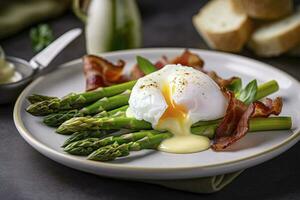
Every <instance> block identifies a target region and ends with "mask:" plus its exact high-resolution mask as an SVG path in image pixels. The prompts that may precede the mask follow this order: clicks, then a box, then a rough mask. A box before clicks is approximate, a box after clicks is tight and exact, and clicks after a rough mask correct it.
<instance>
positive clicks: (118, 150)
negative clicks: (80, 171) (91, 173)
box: [88, 132, 172, 161]
mask: <svg viewBox="0 0 300 200" xmlns="http://www.w3.org/2000/svg"><path fill="white" fill-rule="evenodd" d="M170 137H172V134H171V133H168V132H167V133H161V134H157V135H153V136H145V137H143V138H142V139H140V140H138V141H135V142H129V143H123V144H119V143H118V142H115V143H113V144H111V145H108V146H104V147H101V148H99V149H97V150H96V151H94V152H93V153H91V154H90V155H89V156H88V159H89V160H97V161H109V160H114V159H116V158H117V157H122V156H127V155H129V153H130V151H140V150H142V149H156V148H157V147H158V145H159V144H160V143H161V142H162V141H163V140H165V139H167V138H170Z"/></svg>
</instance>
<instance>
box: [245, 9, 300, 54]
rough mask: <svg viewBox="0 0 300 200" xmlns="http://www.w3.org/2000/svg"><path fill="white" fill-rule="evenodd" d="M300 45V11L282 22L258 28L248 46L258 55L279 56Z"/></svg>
mask: <svg viewBox="0 0 300 200" xmlns="http://www.w3.org/2000/svg"><path fill="white" fill-rule="evenodd" d="M299 43H300V9H297V11H296V12H295V13H294V14H293V15H290V16H288V17H286V18H284V19H282V20H279V21H276V22H272V23H269V24H267V25H264V26H261V27H260V28H258V29H257V30H256V31H255V32H254V33H253V34H252V36H251V38H250V41H249V44H248V46H249V47H250V48H251V49H252V50H253V51H254V52H255V53H256V54H258V55H260V56H265V57H272V56H278V55H280V54H282V53H285V52H287V51H289V50H290V49H292V48H293V47H296V46H297V44H299Z"/></svg>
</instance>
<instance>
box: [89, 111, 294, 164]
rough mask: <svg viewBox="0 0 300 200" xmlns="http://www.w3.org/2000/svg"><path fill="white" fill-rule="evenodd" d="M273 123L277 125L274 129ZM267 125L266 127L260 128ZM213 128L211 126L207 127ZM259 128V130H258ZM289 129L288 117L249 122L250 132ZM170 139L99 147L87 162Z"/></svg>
mask: <svg viewBox="0 0 300 200" xmlns="http://www.w3.org/2000/svg"><path fill="white" fill-rule="evenodd" d="M274 123H279V125H278V124H277V125H276V126H275V127H274ZM262 124H267V125H266V126H261V125H262ZM207 126H213V125H207ZM260 128H261V129H260ZM289 128H291V118H290V117H276V119H274V118H255V119H254V120H253V119H251V121H250V131H261V130H274V129H278V130H281V129H289ZM170 137H172V134H171V133H168V132H166V133H161V134H157V135H154V136H146V137H144V138H142V139H140V140H138V141H135V142H129V143H122V144H119V143H118V142H115V143H113V144H111V145H108V146H104V147H101V148H99V149H97V150H96V151H94V152H93V153H91V154H90V155H89V156H88V159H89V160H96V161H109V160H114V159H116V158H117V157H122V156H127V155H129V153H130V151H139V150H142V149H156V148H157V147H158V145H159V144H160V143H161V142H162V141H163V140H164V139H167V138H170Z"/></svg>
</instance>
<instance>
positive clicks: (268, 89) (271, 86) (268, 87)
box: [255, 80, 279, 100]
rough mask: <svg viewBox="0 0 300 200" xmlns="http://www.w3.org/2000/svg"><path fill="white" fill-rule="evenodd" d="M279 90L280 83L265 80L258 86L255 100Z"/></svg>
mask: <svg viewBox="0 0 300 200" xmlns="http://www.w3.org/2000/svg"><path fill="white" fill-rule="evenodd" d="M278 90H279V85H278V83H277V81H275V80H271V81H268V82H265V83H263V84H261V85H259V86H258V87H257V92H256V96H255V100H260V99H262V98H264V97H267V96H269V95H270V94H272V93H274V92H277V91H278Z"/></svg>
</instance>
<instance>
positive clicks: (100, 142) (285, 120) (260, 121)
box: [64, 117, 292, 155]
mask: <svg viewBox="0 0 300 200" xmlns="http://www.w3.org/2000/svg"><path fill="white" fill-rule="evenodd" d="M291 125H292V121H291V118H290V117H271V118H253V119H251V120H250V124H249V132H255V131H268V130H286V129H290V128H291ZM217 126H218V123H217V121H215V123H211V124H205V123H204V124H203V125H200V126H198V127H192V128H191V132H192V134H195V135H201V136H206V137H208V138H210V139H212V138H213V137H214V134H215V130H216V128H217ZM162 133H166V132H158V131H155V130H148V131H140V132H135V133H130V134H125V135H123V136H117V137H116V136H112V137H107V138H103V139H101V138H87V139H84V140H79V141H75V142H72V143H69V144H68V146H66V147H65V149H64V150H65V151H66V152H68V153H70V154H75V155H87V154H89V153H91V152H92V151H94V150H96V149H98V148H100V147H103V146H106V145H110V144H112V143H114V142H117V143H118V144H119V145H120V144H123V143H128V142H132V141H137V140H138V139H141V138H143V137H146V136H153V135H157V134H162Z"/></svg>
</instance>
